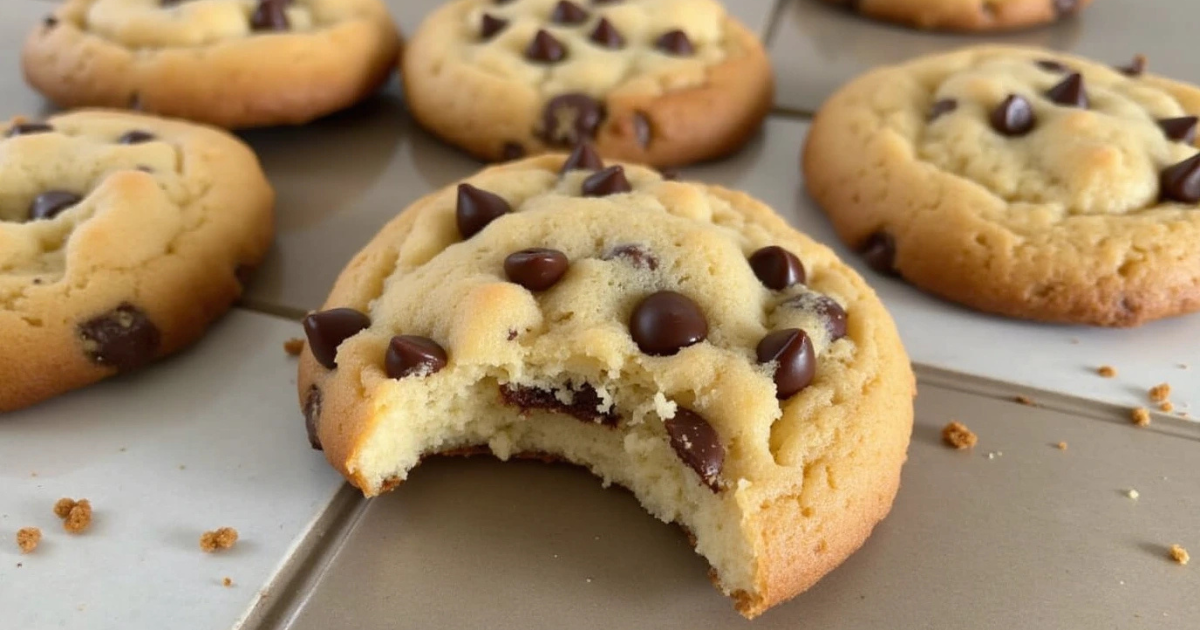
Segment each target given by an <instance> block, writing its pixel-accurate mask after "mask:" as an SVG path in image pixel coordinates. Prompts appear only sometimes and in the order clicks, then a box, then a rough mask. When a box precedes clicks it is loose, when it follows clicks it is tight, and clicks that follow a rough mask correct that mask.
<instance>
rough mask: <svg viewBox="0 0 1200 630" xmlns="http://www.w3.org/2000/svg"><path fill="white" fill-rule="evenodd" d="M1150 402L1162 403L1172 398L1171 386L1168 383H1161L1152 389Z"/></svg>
mask: <svg viewBox="0 0 1200 630" xmlns="http://www.w3.org/2000/svg"><path fill="white" fill-rule="evenodd" d="M1149 394H1150V401H1151V402H1156V403H1160V402H1163V401H1164V400H1166V399H1168V398H1170V397H1171V386H1170V385H1169V384H1167V383H1159V384H1158V385H1155V386H1154V387H1151V388H1150V392H1149Z"/></svg>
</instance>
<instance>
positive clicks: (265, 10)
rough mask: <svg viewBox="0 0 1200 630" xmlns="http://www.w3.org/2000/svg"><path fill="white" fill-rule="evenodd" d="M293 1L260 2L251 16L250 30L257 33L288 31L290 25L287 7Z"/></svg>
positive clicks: (266, 0) (264, 0) (273, 0)
mask: <svg viewBox="0 0 1200 630" xmlns="http://www.w3.org/2000/svg"><path fill="white" fill-rule="evenodd" d="M290 2H291V0H258V6H257V7H256V8H255V9H254V13H253V14H252V15H251V16H250V28H252V29H253V30H256V31H286V30H287V29H288V27H289V26H290V24H289V23H288V17H287V5H288V4H289V3H290Z"/></svg>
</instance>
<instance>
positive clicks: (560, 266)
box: [504, 247, 571, 291]
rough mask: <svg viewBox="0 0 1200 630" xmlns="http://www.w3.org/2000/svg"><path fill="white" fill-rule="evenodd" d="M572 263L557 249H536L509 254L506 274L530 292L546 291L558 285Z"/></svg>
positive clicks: (505, 269)
mask: <svg viewBox="0 0 1200 630" xmlns="http://www.w3.org/2000/svg"><path fill="white" fill-rule="evenodd" d="M570 265H571V262H570V261H569V260H568V259H567V255H566V254H564V253H562V252H560V251H558V250H557V249H546V248H542V247H534V248H530V249H523V250H521V251H519V252H514V253H512V254H509V255H508V257H507V258H505V259H504V274H505V275H507V276H508V279H509V281H511V282H515V283H516V284H519V285H521V286H523V287H525V288H526V289H529V290H530V291H545V290H546V289H549V288H550V287H552V286H554V285H555V284H557V283H558V281H559V280H561V279H562V277H563V275H564V274H566V273H567V268H568V267H570Z"/></svg>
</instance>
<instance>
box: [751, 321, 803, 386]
mask: <svg viewBox="0 0 1200 630" xmlns="http://www.w3.org/2000/svg"><path fill="white" fill-rule="evenodd" d="M755 352H756V353H757V355H758V362H759V363H775V364H776V367H775V397H776V398H778V399H779V400H787V399H788V398H791V397H792V396H794V395H796V393H797V392H799V391H800V390H802V389H804V388H805V387H808V384H809V383H811V382H812V380H813V377H814V376H816V374H817V352H816V350H814V349H813V345H812V341H811V340H810V339H809V338H808V333H805V332H804V331H803V330H800V329H799V328H788V329H786V330H777V331H775V332H773V333H770V334H768V335H767V336H766V337H763V338H762V341H760V342H758V348H756V349H755Z"/></svg>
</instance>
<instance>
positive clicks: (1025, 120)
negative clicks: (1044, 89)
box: [991, 94, 1034, 136]
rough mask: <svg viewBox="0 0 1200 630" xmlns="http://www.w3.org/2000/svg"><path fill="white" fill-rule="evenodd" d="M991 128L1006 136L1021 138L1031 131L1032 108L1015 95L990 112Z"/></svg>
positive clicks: (1027, 102) (1032, 121)
mask: <svg viewBox="0 0 1200 630" xmlns="http://www.w3.org/2000/svg"><path fill="white" fill-rule="evenodd" d="M991 122H992V128H993V129H995V130H996V131H998V132H1000V133H1002V134H1004V135H1006V136H1023V135H1025V134H1027V133H1029V132H1030V130H1032V129H1033V123H1034V118H1033V106H1032V105H1030V104H1029V101H1027V100H1025V97H1023V96H1018V95H1016V94H1013V95H1010V96H1009V97H1008V98H1006V99H1004V101H1003V102H1002V103H1000V105H998V106H997V107H996V109H994V110H992V115H991Z"/></svg>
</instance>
